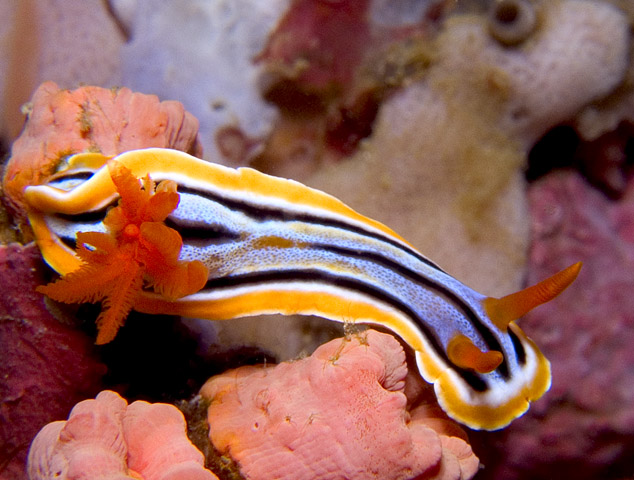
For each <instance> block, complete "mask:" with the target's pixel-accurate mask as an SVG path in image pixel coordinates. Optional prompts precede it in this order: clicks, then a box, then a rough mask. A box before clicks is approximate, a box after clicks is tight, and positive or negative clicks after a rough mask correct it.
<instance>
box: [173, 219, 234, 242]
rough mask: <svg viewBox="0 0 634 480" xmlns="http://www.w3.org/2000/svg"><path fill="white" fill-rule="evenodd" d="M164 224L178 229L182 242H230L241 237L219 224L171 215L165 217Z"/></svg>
mask: <svg viewBox="0 0 634 480" xmlns="http://www.w3.org/2000/svg"><path fill="white" fill-rule="evenodd" d="M165 225H167V226H168V227H170V228H173V229H174V230H176V231H178V233H180V235H181V238H182V239H183V242H184V243H190V244H196V245H201V244H211V243H221V242H231V241H236V240H239V239H240V238H241V237H242V235H241V234H240V233H239V232H233V231H231V230H229V229H227V228H224V227H223V226H222V225H219V224H215V225H211V224H208V223H200V222H192V221H189V220H184V219H182V218H175V217H172V216H169V217H167V219H166V220H165Z"/></svg>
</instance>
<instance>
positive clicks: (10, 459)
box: [0, 244, 105, 480]
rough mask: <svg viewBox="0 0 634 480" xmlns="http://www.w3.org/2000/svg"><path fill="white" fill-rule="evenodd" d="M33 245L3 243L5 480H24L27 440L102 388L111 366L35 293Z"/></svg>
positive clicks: (1, 430)
mask: <svg viewBox="0 0 634 480" xmlns="http://www.w3.org/2000/svg"><path fill="white" fill-rule="evenodd" d="M40 266H41V261H40V252H39V250H38V249H37V247H36V246H35V245H33V244H31V245H28V246H26V247H23V246H19V245H16V244H12V245H5V246H2V247H0V292H1V293H0V352H1V353H0V357H1V358H2V360H1V361H0V378H2V381H0V477H1V478H2V480H14V479H15V480H22V479H23V478H24V467H25V464H26V453H27V449H28V446H29V443H30V442H31V440H32V439H33V437H34V436H35V434H36V433H37V431H38V430H39V429H40V428H41V427H42V426H43V425H45V424H46V423H48V422H51V421H53V420H55V419H57V418H62V417H64V416H66V415H67V414H68V411H69V410H70V408H71V407H72V406H73V405H74V404H75V403H76V402H78V401H79V400H81V399H82V398H86V396H92V395H94V394H95V393H97V391H98V390H99V388H100V382H101V377H102V375H103V374H104V373H105V367H104V366H103V365H102V364H101V363H99V361H98V360H97V359H96V356H95V355H94V353H93V346H92V340H91V339H89V338H88V337H86V336H85V335H84V334H82V333H81V332H80V331H78V330H76V329H74V328H72V327H71V326H68V325H64V324H62V323H60V322H59V321H58V320H57V319H55V318H53V316H52V315H51V314H50V313H49V312H48V311H47V309H46V308H45V306H44V301H43V297H42V296H41V295H40V294H37V293H35V287H36V285H39V284H41V283H42V281H43V279H42V275H41V273H40V270H39V269H40Z"/></svg>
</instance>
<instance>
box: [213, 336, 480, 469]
mask: <svg viewBox="0 0 634 480" xmlns="http://www.w3.org/2000/svg"><path fill="white" fill-rule="evenodd" d="M407 372H408V370H407V365H406V363H405V352H404V351H403V348H402V347H401V345H400V344H399V343H398V342H397V341H396V340H395V339H394V337H392V336H391V335H387V334H382V333H379V332H376V331H374V330H369V331H366V332H363V333H360V334H358V336H356V335H355V336H353V337H352V338H351V339H335V340H332V341H330V342H329V343H327V344H325V345H323V346H321V347H319V348H318V349H317V350H316V351H315V352H314V353H313V355H311V356H310V357H308V358H305V359H303V360H297V361H295V362H290V363H282V364H279V365H277V366H274V367H270V366H269V367H265V366H262V367H242V368H239V369H236V370H230V371H228V372H225V373H223V374H222V375H219V376H217V377H213V378H211V379H210V380H209V381H208V382H207V384H206V385H205V386H204V387H203V389H202V390H201V394H202V395H203V396H204V397H206V398H208V399H209V400H211V405H210V407H209V415H208V420H209V425H210V439H211V441H212V443H213V444H214V446H215V447H216V449H218V450H219V451H220V452H221V453H224V454H227V455H230V456H231V457H232V458H233V459H234V460H235V461H237V462H238V464H239V466H240V470H241V473H242V474H243V475H244V476H245V477H246V478H249V479H259V478H262V479H265V478H279V479H289V480H290V479H330V478H348V479H370V478H385V479H387V478H390V479H409V478H421V479H423V478H430V479H431V478H438V479H450V478H455V479H460V478H464V479H466V478H472V477H473V475H474V474H475V473H476V472H477V469H478V459H477V457H475V456H474V455H473V453H472V451H471V449H470V447H469V444H468V443H467V438H466V434H465V433H464V432H463V431H462V430H461V429H460V428H459V427H458V426H457V424H455V423H454V422H452V421H450V420H448V419H447V418H446V417H445V416H444V415H443V414H442V413H440V412H438V411H436V410H434V409H433V408H429V407H422V408H419V409H417V410H414V411H412V412H409V411H408V409H407V406H408V404H407V402H408V399H407V397H406V396H405V391H406V377H407Z"/></svg>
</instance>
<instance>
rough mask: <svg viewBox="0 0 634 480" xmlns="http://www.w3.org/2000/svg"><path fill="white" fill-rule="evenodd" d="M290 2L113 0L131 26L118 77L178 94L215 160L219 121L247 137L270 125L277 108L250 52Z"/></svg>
mask: <svg viewBox="0 0 634 480" xmlns="http://www.w3.org/2000/svg"><path fill="white" fill-rule="evenodd" d="M130 3H133V5H131V6H130V5H129V4H130ZM288 3H289V0H246V1H245V0H241V1H233V0H220V1H214V2H209V1H206V0H187V1H181V2H176V3H175V2H164V1H162V0H138V1H136V2H125V1H116V2H113V5H114V7H115V8H114V10H115V12H116V13H117V14H118V15H119V16H120V17H121V18H122V19H123V21H124V22H125V23H126V24H127V25H129V29H130V32H131V40H130V42H129V43H127V44H126V45H125V46H124V47H123V49H122V66H121V68H122V77H123V83H124V85H127V86H128V87H130V88H132V89H134V90H138V91H143V92H147V93H154V94H156V95H159V96H160V97H161V98H176V99H179V100H180V101H181V102H183V103H184V104H185V105H186V106H187V109H188V110H189V111H191V112H192V113H193V114H194V115H196V117H197V118H198V120H199V121H200V135H201V142H202V144H203V145H204V148H205V155H206V157H207V158H209V159H213V160H215V161H220V160H221V159H222V156H221V155H220V154H219V151H218V149H217V145H216V142H215V139H216V134H217V130H218V129H219V128H220V127H221V126H226V125H231V126H234V127H239V128H240V129H241V130H242V131H243V132H245V133H246V135H247V136H249V137H261V136H264V135H266V134H267V133H268V131H269V130H270V128H271V122H272V120H273V119H274V118H275V116H276V113H275V109H274V108H273V107H272V106H270V105H268V104H267V103H266V102H265V101H264V100H263V99H262V98H261V97H260V95H259V91H258V88H257V81H258V71H259V68H258V67H257V66H256V65H255V64H254V61H253V60H254V57H255V56H256V55H257V54H258V53H259V51H260V49H261V48H262V47H263V46H264V44H265V40H266V37H267V34H268V32H269V31H270V30H271V29H272V28H273V27H274V25H275V22H276V21H277V20H278V19H279V17H280V16H281V14H282V12H283V11H284V10H285V8H286V7H287V5H288ZM139 59H143V61H139Z"/></svg>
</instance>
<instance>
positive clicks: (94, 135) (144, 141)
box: [3, 82, 202, 212]
mask: <svg viewBox="0 0 634 480" xmlns="http://www.w3.org/2000/svg"><path fill="white" fill-rule="evenodd" d="M31 104H32V105H31V108H30V110H31V113H30V115H29V117H28V120H27V123H26V126H25V128H24V131H23V132H22V134H21V135H20V137H19V138H18V139H17V140H16V141H15V143H14V144H13V147H12V149H11V158H10V159H9V163H8V164H7V167H6V170H5V175H4V179H3V189H4V192H5V194H6V197H7V198H6V199H5V201H6V203H7V204H8V205H9V206H10V207H11V208H12V209H13V210H16V211H18V212H20V211H21V210H22V209H21V204H22V191H23V190H24V187H26V186H28V185H36V184H39V183H41V182H42V180H43V179H45V178H46V177H47V176H49V175H51V174H52V173H53V172H54V171H55V169H56V167H57V166H58V164H59V163H60V160H61V159H62V158H63V156H64V155H68V154H69V153H77V152H84V151H99V152H101V153H103V154H104V155H116V154H118V153H121V152H125V151H127V150H132V149H135V148H148V147H166V148H174V149H178V150H183V151H185V152H188V153H192V154H194V155H199V156H200V154H201V153H202V151H201V148H200V145H199V144H198V139H197V133H198V120H196V119H195V118H194V117H193V116H192V115H191V114H190V113H188V112H186V111H185V109H184V107H183V105H182V104H181V103H179V102H176V101H164V102H160V101H159V99H158V97H156V96H155V95H144V94H141V93H133V92H132V91H131V90H130V89H128V88H121V89H105V88H100V87H91V86H87V87H81V88H78V89H76V90H72V91H71V90H61V89H60V88H58V86H57V85H56V84H55V83H53V82H46V83H43V84H42V85H40V87H39V88H38V89H37V91H36V92H35V94H34V95H33V98H32V100H31Z"/></svg>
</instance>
